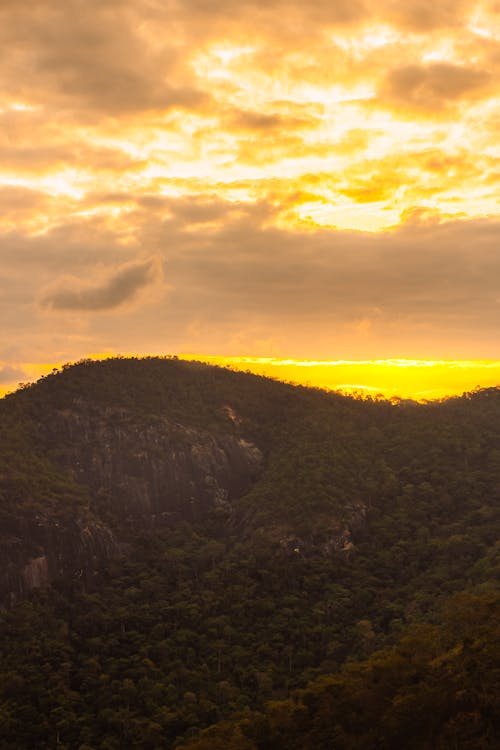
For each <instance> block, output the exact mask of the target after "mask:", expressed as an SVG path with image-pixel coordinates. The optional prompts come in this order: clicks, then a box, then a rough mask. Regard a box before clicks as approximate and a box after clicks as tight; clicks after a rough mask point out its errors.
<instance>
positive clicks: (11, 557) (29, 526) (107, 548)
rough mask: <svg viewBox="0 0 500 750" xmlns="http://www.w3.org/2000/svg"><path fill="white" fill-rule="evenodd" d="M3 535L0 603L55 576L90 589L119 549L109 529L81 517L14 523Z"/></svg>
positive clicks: (13, 598) (40, 519) (24, 593)
mask: <svg viewBox="0 0 500 750" xmlns="http://www.w3.org/2000/svg"><path fill="white" fill-rule="evenodd" d="M6 531H8V532H9V534H8V536H7V534H6ZM2 535H3V539H2V545H1V548H0V601H1V602H3V603H4V604H12V603H14V602H15V601H17V600H19V599H22V598H23V597H25V596H26V595H27V594H29V593H30V592H31V591H33V590H34V589H39V588H46V587H47V586H49V585H50V584H51V583H52V582H53V581H54V580H56V579H59V578H60V579H64V580H66V581H68V582H69V581H71V580H74V579H83V583H84V584H85V585H86V586H90V585H92V581H93V579H94V577H95V576H96V575H97V572H98V570H99V568H100V566H101V565H102V563H103V562H104V561H105V560H106V559H109V558H110V557H111V556H113V555H114V554H116V553H117V551H118V545H117V542H116V539H115V537H114V535H113V533H112V532H111V531H110V530H109V529H108V528H106V527H105V526H104V525H102V524H99V523H97V522H92V523H89V522H88V520H84V519H77V520H75V521H73V522H71V523H68V524H63V523H61V522H58V521H53V520H49V519H46V518H45V519H44V518H41V517H40V516H37V515H35V516H34V517H33V518H22V519H19V520H17V521H16V522H13V523H12V524H11V528H9V529H8V530H7V529H2Z"/></svg>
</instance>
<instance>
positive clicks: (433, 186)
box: [0, 0, 500, 399]
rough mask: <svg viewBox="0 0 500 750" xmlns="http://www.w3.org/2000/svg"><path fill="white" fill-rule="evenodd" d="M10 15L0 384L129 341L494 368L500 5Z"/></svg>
mask: <svg viewBox="0 0 500 750" xmlns="http://www.w3.org/2000/svg"><path fill="white" fill-rule="evenodd" d="M0 29H1V31H0V35H1V39H2V46H3V48H4V49H5V50H8V51H9V54H6V55H5V57H4V59H3V61H2V65H1V66H0V157H1V158H0V200H1V206H2V211H1V212H0V258H1V260H2V264H1V266H0V290H1V296H0V315H1V321H2V336H1V337H0V393H5V392H6V391H8V390H12V389H13V388H15V387H16V385H17V383H19V382H27V381H30V380H32V379H34V378H36V377H38V376H40V375H41V374H43V373H44V372H46V370H47V368H50V369H52V368H53V367H57V366H60V365H61V363H64V362H69V361H77V360H78V359H81V358H85V357H91V356H93V354H95V353H97V354H99V353H106V354H112V353H119V352H128V353H132V354H133V353H138V354H141V355H143V354H148V353H151V354H162V353H165V352H174V353H178V355H179V356H182V353H183V352H184V353H189V355H192V356H197V357H200V358H207V359H209V360H214V361H215V360H218V361H221V362H222V361H227V362H231V360H235V361H236V360H241V359H242V358H245V357H247V358H250V359H249V362H250V364H251V366H252V367H254V368H255V369H257V370H258V371H261V370H262V369H263V368H264V367H267V368H268V369H269V370H270V372H271V373H273V374H274V375H275V376H277V377H284V378H285V379H290V380H297V382H305V380H306V375H307V377H309V381H310V382H311V384H312V385H320V386H321V387H342V388H351V387H352V388H356V389H358V390H361V391H365V392H367V393H373V392H381V393H383V394H386V395H388V396H394V395H401V396H402V397H417V398H421V399H425V398H427V397H431V398H434V397H436V398H439V397H442V396H444V395H452V394H455V393H456V392H458V390H459V389H460V388H463V389H464V390H466V389H468V388H469V387H475V386H477V385H479V386H490V385H491V384H492V378H496V383H497V384H498V382H499V381H500V376H499V375H498V372H499V369H498V361H499V359H498V358H499V357H500V346H499V344H500V339H499V333H498V332H499V330H500V288H499V284H498V279H500V251H499V248H500V202H499V198H498V196H499V194H500V191H499V182H500V171H499V167H498V165H499V163H500V150H499V146H498V118H499V116H500V96H499V86H498V80H500V78H499V75H498V73H499V69H500V10H499V6H498V3H497V2H494V0H480V2H475V1H474V2H472V0H459V2H451V1H450V0H442V1H441V2H439V3H435V2H431V0H411V1H410V2H407V3H399V2H394V0H382V1H381V2H379V3H377V4H373V3H369V2H365V0H349V1H347V0H336V1H335V2H318V3H314V4H312V5H304V4H303V3H299V2H297V0H272V1H271V2H269V3H266V5H265V6H264V5H262V4H261V3H259V2H256V1H255V0H241V2H239V3H237V4H234V3H231V2H229V0H216V1H215V0H214V1H211V0H203V1H202V0H168V1H167V2H159V1H157V0H134V2H129V1H128V0H110V2H106V3H102V2H98V1H97V0H89V1H88V2H86V3H83V2H81V1H80V0H68V2H65V3H54V2H51V1H50V0H36V1H35V2H34V3H30V4H19V3H15V2H11V1H10V0H9V1H8V2H4V3H2V6H1V8H0ZM269 358H270V359H269ZM257 360H259V361H257ZM264 360H265V361H264ZM271 360H273V362H274V364H270V362H271ZM395 360H398V361H404V360H406V361H411V362H416V361H419V362H420V361H426V362H431V363H434V364H432V365H429V366H420V365H419V366H418V367H417V366H416V365H414V366H413V367H411V366H410V367H407V368H406V369H404V368H402V367H401V366H396V365H394V364H393V365H390V364H385V365H383V366H382V365H380V364H378V365H377V364H373V363H377V362H378V363H380V362H386V363H387V362H388V361H392V362H394V361H395ZM285 361H286V362H288V364H283V362H285ZM341 361H344V362H351V363H365V364H357V365H354V364H352V365H350V366H349V367H347V366H346V365H344V370H341V366H340V365H339V364H337V365H333V364H330V365H325V364H323V365H318V364H316V365H314V366H313V365H310V364H309V365H307V366H306V365H304V364H300V363H307V362H309V363H310V362H316V363H335V362H336V363H338V362H341ZM277 362H281V363H282V364H280V365H278V364H276V363H277ZM291 362H293V363H298V364H290V363H291ZM446 362H448V363H449V362H455V363H457V362H463V363H468V364H464V365H462V366H460V367H459V366H451V365H444V364H441V365H439V364H437V363H446ZM366 363H372V364H366ZM471 363H472V364H471ZM473 363H476V364H473ZM481 363H482V364H481ZM484 363H489V364H487V366H486V365H485V364H484ZM233 366H236V364H235V362H234V361H233ZM250 369H251V368H250ZM289 370H290V372H289ZM424 373H425V376H424ZM372 389H373V390H372ZM398 389H399V390H400V391H401V393H397V391H398ZM426 394H427V395H426Z"/></svg>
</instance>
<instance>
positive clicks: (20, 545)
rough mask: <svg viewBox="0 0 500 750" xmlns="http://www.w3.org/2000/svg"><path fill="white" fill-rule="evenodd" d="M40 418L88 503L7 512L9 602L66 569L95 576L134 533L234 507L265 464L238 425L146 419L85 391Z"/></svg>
mask: <svg viewBox="0 0 500 750" xmlns="http://www.w3.org/2000/svg"><path fill="white" fill-rule="evenodd" d="M39 427H40V429H41V430H43V433H44V436H45V437H46V438H47V440H48V443H49V445H50V446H51V450H50V453H51V460H52V461H53V462H54V463H55V464H58V465H59V466H60V467H61V468H62V469H63V470H64V471H65V472H69V473H70V474H71V475H72V476H73V478H74V480H75V481H76V482H77V483H78V484H80V485H83V486H84V487H85V488H86V489H87V491H88V497H89V508H88V509H84V510H83V511H82V513H81V514H80V515H78V516H77V517H75V518H73V519H72V520H66V521H65V520H62V518H61V517H59V516H58V517H57V518H55V517H53V516H51V515H50V513H49V512H47V513H44V512H40V510H33V511H30V509H29V506H28V507H24V510H23V511H22V512H20V513H19V514H17V515H16V514H13V515H12V516H10V517H9V520H8V522H3V524H2V528H0V603H1V602H3V603H4V604H7V605H8V604H10V603H13V602H15V601H17V600H19V599H22V598H23V597H24V596H26V595H27V594H28V593H29V592H31V591H33V590H34V589H39V588H44V587H47V586H50V585H51V583H53V582H54V581H55V580H57V579H63V580H64V581H71V580H75V579H80V580H82V582H83V583H84V585H86V586H91V585H92V581H93V580H94V578H95V576H96V575H97V574H98V571H99V568H100V567H102V564H103V562H105V561H106V560H107V559H109V558H111V557H112V556H114V555H116V554H117V552H118V551H119V550H120V543H121V542H122V541H123V540H124V539H126V538H127V536H128V535H129V534H130V533H133V532H135V531H138V530H140V529H147V528H152V527H156V526H160V525H174V524H175V523H178V522H179V521H181V520H186V521H190V522H191V521H196V520H199V519H201V518H202V517H203V516H204V515H205V514H206V513H207V512H208V511H210V510H211V509H218V510H219V511H220V512H221V513H223V514H225V515H230V513H231V508H232V501H233V500H234V499H235V498H237V497H239V496H241V495H242V494H243V493H244V492H246V491H247V490H248V489H249V487H250V486H251V484H252V482H253V481H254V480H255V479H256V478H257V476H258V474H259V473H260V470H261V468H262V462H263V456H262V454H261V452H260V450H259V449H258V448H257V446H255V445H254V444H253V443H251V442H249V441H247V440H245V439H243V438H242V437H240V436H239V435H238V434H233V433H212V432H209V431H207V430H199V429H194V428H192V427H188V426H185V425H181V424H178V423H174V422H172V421H169V420H168V419H167V418H166V417H164V416H156V417H154V418H151V419H149V420H146V419H144V418H140V417H138V416H137V415H133V414H132V413H131V412H129V411H126V410H123V409H116V408H115V409H111V408H110V409H106V410H104V411H98V410H96V408H95V407H90V406H88V405H86V404H85V403H83V402H82V401H80V402H78V403H77V404H76V405H75V409H71V410H70V409H66V410H64V411H58V412H55V413H54V412H52V413H51V414H50V415H49V416H48V418H47V420H46V421H44V424H43V425H40V426H39ZM38 507H39V505H38ZM65 517H66V518H67V516H65Z"/></svg>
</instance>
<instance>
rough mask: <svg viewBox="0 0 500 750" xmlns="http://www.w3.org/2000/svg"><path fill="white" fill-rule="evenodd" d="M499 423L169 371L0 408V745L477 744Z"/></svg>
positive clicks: (154, 369) (83, 370)
mask: <svg viewBox="0 0 500 750" xmlns="http://www.w3.org/2000/svg"><path fill="white" fill-rule="evenodd" d="M499 433H500V389H498V388H497V389H491V388H490V389H486V390H478V391H476V392H474V393H471V394H465V395H464V396H463V397H462V398H453V399H449V400H447V401H444V402H441V403H430V404H425V405H417V404H413V403H400V404H393V403H390V402H387V401H383V400H380V401H365V400H359V399H355V398H349V397H346V396H341V395H339V394H335V393H326V392H323V391H320V390H316V389H308V388H304V387H299V386H293V385H290V384H283V383H279V382H276V381H273V380H270V379H267V378H263V377H259V376H255V375H251V374H249V373H241V372H234V371H231V370H227V369H224V368H217V367H211V366H208V365H204V364H200V363H196V362H184V361H181V360H177V359H175V358H168V359H159V358H150V359H113V360H106V361H102V362H91V361H85V362H81V363H79V364H77V365H73V366H68V367H64V368H63V369H62V371H61V372H57V373H54V374H52V375H49V376H48V377H45V378H43V379H42V380H40V381H39V382H38V383H36V384H34V385H31V386H26V387H23V388H21V389H20V390H19V391H17V392H16V393H15V394H12V395H10V396H8V397H6V398H4V399H2V400H1V401H0V538H1V546H0V597H1V600H2V602H3V605H4V607H5V609H4V611H3V614H2V616H1V619H0V649H1V650H2V654H1V657H2V658H1V662H0V664H1V667H0V668H1V673H0V701H1V703H0V738H1V739H0V748H6V749H7V748H8V749H11V748H12V749H14V748H16V750H17V749H19V748H32V747H36V748H51V749H52V748H54V747H58V748H71V749H73V748H75V750H76V749H78V750H89V748H102V749H103V750H113V749H114V748H145V749H146V748H150V749H151V750H154V749H155V748H170V747H172V748H173V747H176V746H177V745H181V744H187V743H188V742H192V743H194V744H193V747H197V748H198V747H200V748H201V747H203V749H204V750H205V748H222V747H224V748H226V747H227V748H229V747H232V748H241V749H242V750H245V748H252V750H253V749H254V748H257V750H268V748H269V750H270V749H271V748H277V749H278V748H281V747H283V748H284V747H287V748H294V747H297V748H307V747H309V746H311V747H318V748H322V747H325V748H327V747H328V748H331V747H335V748H337V747H338V748H342V749H344V748H345V750H351V749H352V750H355V749H357V750H358V749H359V750H360V749H361V748H363V749H364V748H367V750H368V748H371V747H380V748H392V747H407V748H413V747H414V748H418V749H419V750H420V749H421V750H427V748H428V747H436V748H439V749H441V748H448V747H449V748H456V747H459V748H460V749H461V750H462V748H467V749H468V748H470V750H472V749H473V748H474V750H475V748H478V749H480V748H493V747H497V745H495V741H496V740H495V737H496V736H497V733H496V727H495V721H496V718H497V717H496V714H495V705H496V701H495V699H494V695H493V693H494V686H495V684H498V680H497V679H496V678H497V677H498V674H497V673H496V672H494V671H492V670H494V669H495V666H494V665H495V658H496V657H498V640H495V638H496V637H497V634H498V633H497V629H495V628H496V621H495V617H494V616H493V614H492V613H494V612H495V611H497V610H496V609H495V608H496V607H498V599H497V598H495V591H496V589H497V585H498V577H499V569H500V566H499V558H498V529H499V520H498V504H499V503H498V501H499V495H500V434H499ZM471 602H472V604H471ZM474 611H475V612H481V613H482V616H481V618H478V617H476V616H474V614H473V612H474ZM450 613H452V614H451V615H450ZM453 623H455V624H453ZM405 644H406V645H405ZM408 644H410V645H408ZM380 649H383V651H380ZM464 649H465V650H464ZM415 651H418V652H419V653H418V654H414V653H413V652H415ZM415 660H416V661H415ZM474 670H477V672H475V671H474ZM476 673H477V674H478V675H479V674H480V675H481V676H480V677H479V676H478V678H477V679H476V678H475V677H474V676H473V675H474V674H476ZM428 685H432V689H430V692H429V693H428V692H426V686H428ZM381 686H382V687H381ZM382 688H383V689H382ZM296 690H299V691H302V692H299V693H294V692H293V691H296ZM438 693H439V694H440V695H441V697H442V700H441V702H440V704H439V712H437V714H436V719H435V721H434V723H432V722H431V724H429V725H428V726H427V725H425V722H424V723H422V722H421V723H420V725H419V726H421V728H422V731H421V732H420V733H419V732H417V731H416V730H415V721H416V719H414V718H412V716H413V717H414V714H415V710H414V709H415V706H417V705H422V706H424V705H429V706H430V705H431V704H432V701H433V700H434V699H433V698H432V696H433V695H437V694H438ZM340 694H341V695H342V696H343V697H342V700H340V697H339V696H340ZM291 696H292V697H291ZM381 696H385V697H383V698H382V697H381ZM429 696H430V697H429ZM457 696H458V697H457ZM460 696H461V697H460ZM381 700H382V703H383V706H384V707H385V708H384V710H382V704H381V703H380V701H381ZM270 701H271V702H272V701H274V702H276V701H279V703H269V702H270ZM425 701H427V703H425ZM389 705H391V706H393V710H392V709H391V710H389V709H388V708H387V707H388V706H389ZM340 706H341V707H342V708H339V707H340ZM422 710H423V709H422ZM339 711H340V713H339ZM384 711H385V713H384ZM424 713H425V712H424ZM245 717H246V718H245ZM361 717H364V718H363V720H362V721H361ZM224 722H225V723H224ZM363 722H365V723H363ZM366 722H368V723H366ZM412 722H413V724H412ZM210 725H215V727H214V728H213V729H212V730H209V732H208V734H205V735H203V736H202V737H201V738H197V737H198V733H199V732H200V731H201V730H203V729H205V728H206V727H209V726H210ZM424 725H425V726H424ZM412 727H413V728H412ZM406 734H407V735H408V737H410V735H411V741H410V739H408V738H407V739H406V740H405V739H404V737H405V736H406ZM294 738H295V739H294ZM196 743H201V744H196ZM294 743H295V744H294ZM363 743H364V744H363ZM370 743H371V744H370ZM398 743H399V744H398ZM412 743H413V744H412ZM419 743H420V744H419ZM474 743H475V744H474Z"/></svg>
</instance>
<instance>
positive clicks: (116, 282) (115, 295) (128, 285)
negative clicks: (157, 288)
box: [41, 259, 158, 312]
mask: <svg viewBox="0 0 500 750" xmlns="http://www.w3.org/2000/svg"><path fill="white" fill-rule="evenodd" d="M157 276H158V265H157V263H156V261H155V260H154V259H150V260H147V261H141V262H136V263H128V264H126V265H124V266H122V267H121V268H120V269H118V270H117V271H115V273H113V274H112V275H111V276H109V277H108V278H107V279H106V280H104V281H101V282H100V283H97V284H94V285H89V284H82V283H81V282H80V281H78V280H77V279H74V278H64V279H61V280H59V281H58V282H57V283H56V285H55V286H54V287H53V288H52V289H50V290H49V291H47V292H46V293H45V294H44V295H43V297H42V300H41V304H42V306H43V307H46V308H49V309H52V310H82V311H88V312H98V311H103V310H114V309H115V308H117V307H120V306H121V305H124V304H126V303H129V302H130V301H131V300H133V299H135V298H136V296H137V293H138V292H139V291H140V290H142V289H144V288H145V287H147V286H150V285H151V284H152V283H153V282H154V281H155V280H156V278H157Z"/></svg>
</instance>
